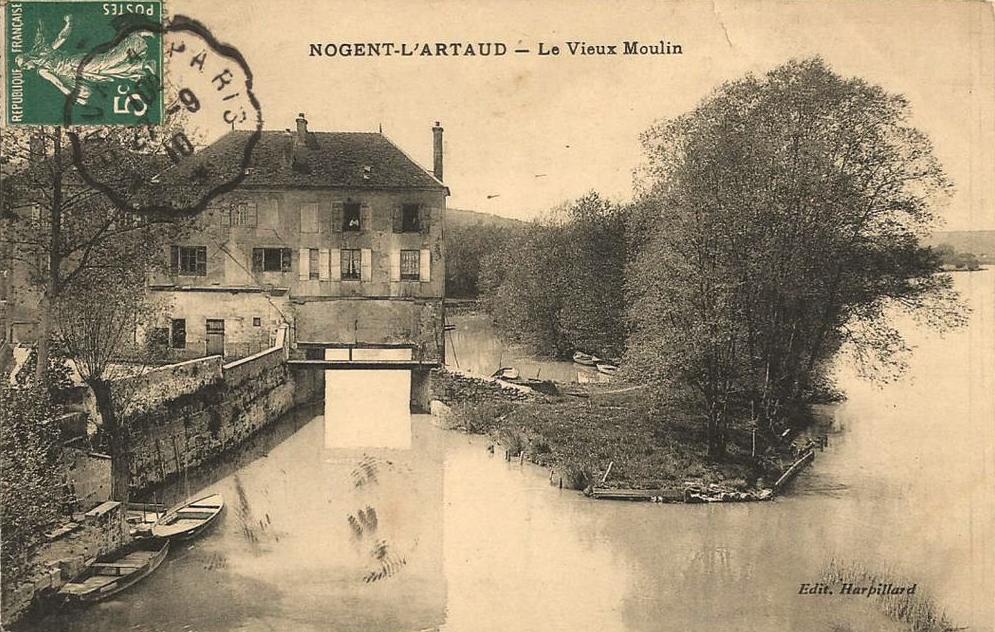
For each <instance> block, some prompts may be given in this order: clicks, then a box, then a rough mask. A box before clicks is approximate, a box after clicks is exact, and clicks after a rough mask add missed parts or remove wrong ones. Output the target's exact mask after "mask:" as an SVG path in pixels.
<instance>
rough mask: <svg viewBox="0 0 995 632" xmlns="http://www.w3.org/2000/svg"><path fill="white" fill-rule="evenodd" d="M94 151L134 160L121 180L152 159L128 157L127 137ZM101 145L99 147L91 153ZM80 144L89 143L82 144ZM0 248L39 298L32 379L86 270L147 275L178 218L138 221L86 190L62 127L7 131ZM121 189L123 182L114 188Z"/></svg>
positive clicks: (119, 173)
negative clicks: (57, 316)
mask: <svg viewBox="0 0 995 632" xmlns="http://www.w3.org/2000/svg"><path fill="white" fill-rule="evenodd" d="M91 134H92V135H93V139H92V141H93V142H92V145H93V147H94V148H95V150H96V151H100V152H113V153H114V155H115V156H118V157H120V156H128V155H130V156H133V157H134V160H124V161H123V163H125V164H120V162H118V163H115V164H116V170H114V171H110V173H111V174H113V175H108V174H107V173H103V174H102V177H104V178H107V177H113V178H116V179H119V180H121V181H122V182H125V183H126V182H128V181H132V180H134V179H136V178H138V177H139V175H138V173H139V171H140V170H141V169H143V168H151V166H152V164H153V163H154V162H155V161H156V158H155V156H154V153H151V152H150V151H148V150H146V151H143V152H137V151H134V150H133V149H132V148H131V147H130V145H129V142H131V138H130V135H131V131H129V130H128V129H124V130H119V131H107V130H99V132H91ZM98 142H99V149H96V147H97V146H98V145H97V143H98ZM83 144H84V145H86V144H87V138H86V137H85V138H84V141H83ZM0 150H2V151H0V176H2V178H0V198H2V200H0V201H2V208H0V213H2V222H3V224H4V227H3V230H2V232H0V240H2V243H0V246H2V247H4V248H5V249H6V250H7V252H9V253H10V259H11V263H12V265H14V266H21V267H22V269H25V270H26V271H27V273H28V274H27V285H28V286H29V287H22V288H16V289H17V290H19V291H20V292H22V293H24V292H28V293H35V292H36V293H37V297H38V320H39V332H38V341H37V355H38V362H37V365H36V366H37V369H36V370H37V378H38V379H39V381H40V380H41V379H42V376H41V372H42V370H43V367H46V366H47V365H48V357H49V351H50V345H51V341H52V337H53V333H54V332H53V327H52V318H53V309H54V306H55V304H56V303H57V302H58V300H59V298H60V297H61V296H62V295H63V294H65V293H68V292H71V291H72V287H73V284H74V283H75V282H76V281H77V279H79V278H81V277H83V276H85V275H86V274H88V273H89V272H93V271H97V272H101V273H104V272H107V271H115V270H116V271H119V272H121V273H124V274H127V272H128V270H131V269H135V268H137V269H147V268H148V267H150V266H151V265H153V264H154V263H155V258H156V257H157V256H158V255H159V253H160V248H159V246H160V245H161V244H162V243H163V239H168V236H169V235H170V234H172V232H171V231H175V230H176V229H177V227H178V223H177V218H176V217H156V216H138V215H134V214H132V213H129V212H127V211H125V210H122V209H120V208H118V207H116V206H115V205H114V204H112V203H111V202H110V200H108V199H107V198H106V197H105V196H104V195H103V194H102V193H101V192H100V191H98V190H96V189H94V188H93V187H91V186H89V185H88V184H86V183H85V182H84V181H83V179H82V178H81V177H80V175H79V173H78V172H77V170H76V168H75V166H74V160H73V157H74V156H73V148H72V147H71V146H70V144H69V142H68V139H67V137H66V133H65V130H63V129H62V128H61V127H33V128H31V129H30V130H23V129H16V130H7V132H6V133H4V134H3V136H2V138H0ZM117 184H118V185H119V186H120V184H121V183H117Z"/></svg>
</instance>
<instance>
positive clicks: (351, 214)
mask: <svg viewBox="0 0 995 632" xmlns="http://www.w3.org/2000/svg"><path fill="white" fill-rule="evenodd" d="M359 209H360V204H359V202H346V203H345V204H344V205H343V206H342V230H344V231H358V230H362V226H360V220H359Z"/></svg>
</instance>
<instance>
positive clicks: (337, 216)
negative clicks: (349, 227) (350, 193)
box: [332, 202, 345, 233]
mask: <svg viewBox="0 0 995 632" xmlns="http://www.w3.org/2000/svg"><path fill="white" fill-rule="evenodd" d="M344 212H345V202H332V231H333V232H336V233H341V232H342V215H343V213H344Z"/></svg>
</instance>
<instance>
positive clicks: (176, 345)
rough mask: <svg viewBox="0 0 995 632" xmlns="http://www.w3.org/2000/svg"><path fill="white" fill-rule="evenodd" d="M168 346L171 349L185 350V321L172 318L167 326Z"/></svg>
mask: <svg viewBox="0 0 995 632" xmlns="http://www.w3.org/2000/svg"><path fill="white" fill-rule="evenodd" d="M169 346H170V347H172V348H173V349H186V348H187V321H186V320H185V319H183V318H174V319H173V320H172V322H171V323H170V326H169Z"/></svg>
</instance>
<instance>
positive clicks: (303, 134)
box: [297, 112, 307, 146]
mask: <svg viewBox="0 0 995 632" xmlns="http://www.w3.org/2000/svg"><path fill="white" fill-rule="evenodd" d="M297 143H298V144H300V145H302V146H303V145H307V119H306V118H304V113H303V112H301V113H300V114H298V115H297Z"/></svg>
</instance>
